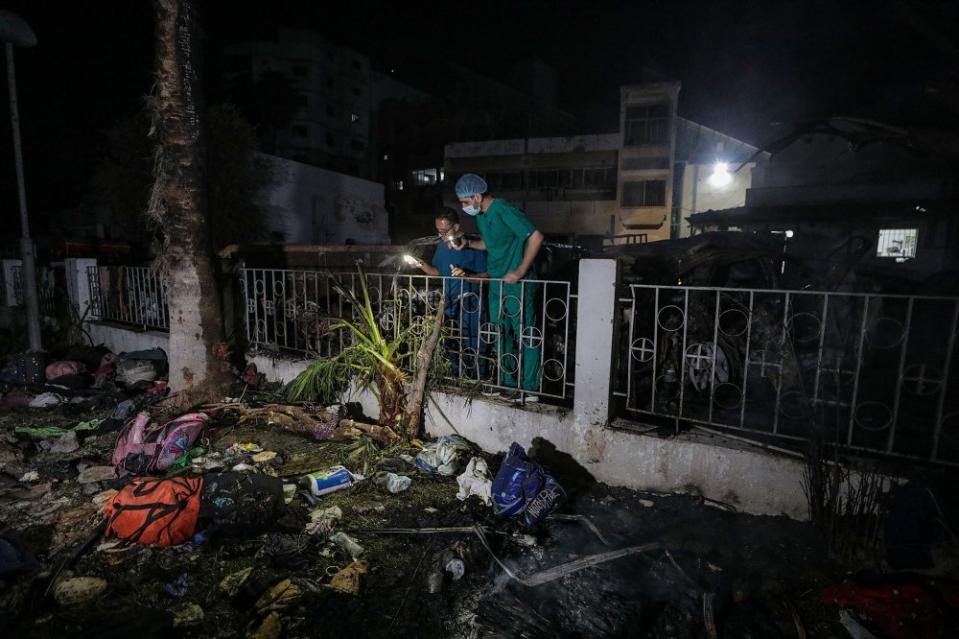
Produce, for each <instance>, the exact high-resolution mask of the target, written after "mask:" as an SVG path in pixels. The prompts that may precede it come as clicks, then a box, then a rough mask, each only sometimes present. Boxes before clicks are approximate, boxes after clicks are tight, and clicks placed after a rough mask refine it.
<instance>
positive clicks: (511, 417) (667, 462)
mask: <svg viewBox="0 0 959 639" xmlns="http://www.w3.org/2000/svg"><path fill="white" fill-rule="evenodd" d="M250 360H251V361H253V362H255V363H256V365H257V368H258V370H259V371H260V372H262V373H266V375H267V377H268V378H269V379H271V380H273V381H286V382H289V381H290V380H292V379H293V378H294V377H296V375H297V374H299V372H300V371H302V370H303V369H305V368H306V367H307V366H308V365H309V362H308V361H305V360H283V359H273V358H271V357H270V356H268V355H263V354H251V356H250ZM584 394H585V393H584ZM433 398H434V399H435V400H436V402H437V403H438V404H439V406H440V410H441V411H442V413H441V412H440V410H437V409H436V407H435V406H434V405H433V404H432V403H429V404H428V406H427V407H426V414H425V420H424V426H425V430H426V432H427V433H428V434H430V435H432V436H437V437H438V436H441V435H450V434H453V433H454V432H456V433H459V434H460V435H462V436H463V437H466V438H467V439H469V440H470V441H472V442H473V443H475V444H476V445H477V446H479V447H481V448H482V449H483V450H486V451H489V452H492V453H496V452H506V451H507V450H508V449H509V446H510V444H511V443H512V442H514V441H515V442H518V443H519V444H521V445H522V446H525V447H527V448H528V447H529V446H530V445H531V444H532V442H533V439H535V438H537V437H542V438H543V439H546V440H548V441H549V442H551V443H552V444H553V445H555V446H556V448H557V449H558V450H560V451H563V452H566V453H569V454H571V455H572V456H573V457H574V458H576V459H577V461H579V462H580V463H581V464H583V466H584V467H585V468H586V470H588V471H589V472H590V473H592V475H593V477H595V478H596V479H597V480H598V481H601V482H604V483H606V484H609V485H611V486H625V487H627V488H633V489H637V490H650V491H654V492H684V493H694V494H699V495H702V496H703V497H706V498H707V499H713V500H717V501H722V502H725V503H728V504H730V505H733V506H735V507H737V508H738V509H740V510H742V511H744V512H748V513H752V514H755V515H786V516H788V517H792V518H793V519H800V520H805V519H807V518H808V511H807V507H806V498H805V495H804V494H803V491H802V483H801V482H802V472H803V464H802V462H801V461H799V460H796V459H791V458H787V457H779V456H773V455H771V454H769V453H767V452H765V451H763V450H760V449H759V448H758V447H757V448H754V449H749V448H743V446H742V445H741V444H736V443H734V442H723V441H720V440H718V439H717V440H716V441H713V442H707V441H703V440H702V439H701V438H696V437H692V436H688V435H683V436H678V437H673V438H670V439H662V438H659V437H653V436H648V435H643V434H639V433H635V432H630V431H628V430H622V429H616V428H610V427H608V426H600V425H594V426H592V427H590V428H589V429H588V431H585V432H588V433H589V437H588V439H587V438H586V437H582V436H581V435H582V434H583V433H584V431H583V430H581V429H580V428H579V426H578V425H577V423H576V418H575V414H574V413H573V412H571V411H569V410H568V409H562V408H556V407H553V406H543V405H541V406H536V405H528V406H526V407H524V408H517V407H514V406H511V405H508V404H505V403H503V402H497V401H490V400H485V399H474V400H472V401H471V402H469V403H467V400H466V398H465V397H463V396H462V395H456V394H452V393H433ZM343 399H344V401H355V402H359V403H360V405H361V406H362V408H363V412H364V414H366V415H367V416H369V417H372V418H375V417H376V416H377V412H378V407H377V404H376V398H375V397H374V396H373V394H372V393H368V392H367V393H362V392H356V391H353V392H352V393H351V394H349V395H348V396H346V397H344V398H343ZM443 415H445V417H444V416H443ZM447 420H449V421H447ZM454 428H455V430H454Z"/></svg>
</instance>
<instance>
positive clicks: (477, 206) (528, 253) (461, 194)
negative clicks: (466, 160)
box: [455, 173, 543, 401]
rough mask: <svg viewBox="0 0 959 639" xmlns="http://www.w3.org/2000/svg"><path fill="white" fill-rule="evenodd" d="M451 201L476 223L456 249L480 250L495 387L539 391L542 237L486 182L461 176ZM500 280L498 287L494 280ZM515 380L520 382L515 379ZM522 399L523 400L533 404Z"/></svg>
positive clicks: (517, 392) (527, 397) (497, 281)
mask: <svg viewBox="0 0 959 639" xmlns="http://www.w3.org/2000/svg"><path fill="white" fill-rule="evenodd" d="M455 191H456V197H457V198H458V199H459V202H460V205H461V206H462V207H463V212H464V213H466V214H467V215H471V216H473V217H475V218H476V225H477V226H478V227H479V233H480V238H481V239H479V240H469V241H468V242H467V243H465V244H464V245H463V247H462V248H471V249H477V250H485V251H486V270H487V272H488V273H489V277H490V279H491V280H492V281H490V284H489V306H488V308H489V318H490V321H491V322H493V323H494V325H495V326H497V328H498V332H499V349H498V351H499V352H498V360H499V361H498V364H499V366H498V368H499V379H498V382H497V383H498V385H500V386H507V387H510V388H515V389H517V391H516V392H514V393H510V395H513V396H515V397H514V398H519V396H520V393H519V390H522V391H525V392H526V393H528V392H534V393H535V392H539V391H540V390H541V388H540V382H541V371H540V368H541V366H540V363H541V362H540V360H541V359H542V345H543V333H542V329H541V328H539V326H538V323H537V321H536V306H537V304H536V300H537V297H538V293H539V288H540V285H539V283H537V282H533V281H531V280H534V279H536V273H535V270H534V268H533V262H534V261H535V260H536V255H537V254H538V253H539V249H540V247H541V246H542V244H543V234H542V233H540V232H539V231H538V230H536V227H535V226H533V223H532V222H530V221H529V218H527V217H526V215H525V214H524V213H523V212H522V211H520V210H519V209H518V208H516V207H515V206H513V205H512V204H510V203H509V202H507V201H506V200H502V199H499V198H494V197H493V196H492V195H490V194H489V189H488V188H487V185H486V180H484V179H483V178H481V177H480V176H478V175H475V174H473V173H467V174H466V175H464V176H463V177H461V178H460V179H459V180H457V182H456V186H455ZM500 280H502V282H501V281H500ZM517 377H519V378H520V379H519V380H517ZM536 399H537V398H536V396H535V395H528V394H527V395H526V401H536Z"/></svg>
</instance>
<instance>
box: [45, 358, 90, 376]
mask: <svg viewBox="0 0 959 639" xmlns="http://www.w3.org/2000/svg"><path fill="white" fill-rule="evenodd" d="M44 372H45V374H46V376H47V379H56V378H58V377H63V376H64V375H76V374H77V373H86V372H87V367H86V365H85V364H83V363H82V362H71V361H68V360H61V361H58V362H53V363H52V364H50V365H49V366H47V370H46V371H44Z"/></svg>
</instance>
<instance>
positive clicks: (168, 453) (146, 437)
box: [113, 413, 209, 475]
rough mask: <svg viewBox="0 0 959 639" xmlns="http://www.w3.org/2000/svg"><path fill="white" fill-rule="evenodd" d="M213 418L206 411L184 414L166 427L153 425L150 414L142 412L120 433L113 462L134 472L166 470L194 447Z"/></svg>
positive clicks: (120, 469) (144, 472)
mask: <svg viewBox="0 0 959 639" xmlns="http://www.w3.org/2000/svg"><path fill="white" fill-rule="evenodd" d="M208 419H209V417H207V415H206V413H187V414H185V415H180V416H179V417H177V418H176V419H174V420H173V421H170V422H167V423H166V424H165V425H163V426H162V427H155V426H154V427H151V426H150V415H149V414H147V413H140V414H139V415H137V416H136V419H134V420H133V421H132V422H130V423H129V424H127V425H126V426H125V427H124V428H123V430H121V431H120V434H119V436H117V443H116V446H115V447H114V449H113V466H114V468H116V470H117V474H119V473H120V471H122V470H126V471H128V472H131V473H133V474H134V475H144V474H148V473H155V472H158V471H161V472H162V471H165V470H167V469H168V468H170V466H172V465H173V462H175V461H176V459H177V458H178V457H179V456H180V455H182V454H183V453H185V452H187V451H188V450H190V449H191V448H193V443H194V442H195V441H196V440H197V438H198V437H199V436H200V433H201V432H202V431H203V427H204V426H206V422H207V420H208Z"/></svg>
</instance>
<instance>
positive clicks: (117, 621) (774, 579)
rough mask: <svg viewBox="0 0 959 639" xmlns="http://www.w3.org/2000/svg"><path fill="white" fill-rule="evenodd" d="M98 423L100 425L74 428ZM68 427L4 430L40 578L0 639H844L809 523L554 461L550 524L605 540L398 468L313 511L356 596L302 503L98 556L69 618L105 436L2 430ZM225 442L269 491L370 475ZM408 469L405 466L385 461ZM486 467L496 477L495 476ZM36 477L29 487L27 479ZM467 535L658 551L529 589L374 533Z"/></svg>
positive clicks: (514, 543) (552, 547) (0, 512)
mask: <svg viewBox="0 0 959 639" xmlns="http://www.w3.org/2000/svg"><path fill="white" fill-rule="evenodd" d="M91 416H92V417H102V416H104V415H84V416H83V418H84V419H86V418H88V417H91ZM77 421H78V420H77V418H76V417H69V418H68V417H63V416H61V415H60V414H59V413H57V412H56V411H55V410H37V409H15V410H12V411H6V412H4V413H2V414H0V463H2V464H3V467H2V471H3V472H2V473H0V523H2V525H0V528H2V532H3V533H4V534H5V535H10V536H12V537H13V538H15V539H17V540H19V541H20V542H21V543H22V544H23V545H24V546H25V547H26V548H27V549H29V551H30V552H31V553H32V554H33V555H34V556H35V557H36V559H37V562H38V564H39V566H38V567H37V569H36V570H34V571H33V572H32V573H30V574H26V575H19V576H12V577H7V578H6V579H5V581H4V582H3V588H2V591H0V614H2V619H0V622H2V624H3V626H4V627H5V628H8V629H12V634H7V632H9V631H7V632H5V633H4V634H5V635H6V636H15V637H58V638H61V637H64V636H70V637H129V636H131V633H136V636H137V637H138V638H139V639H146V638H147V637H169V636H183V637H237V636H247V635H249V636H255V637H260V638H268V637H289V638H292V637H337V638H342V637H423V638H432V637H437V638H439V637H457V638H460V637H461V638H468V637H477V638H479V637H553V638H555V637H655V638H666V637H675V638H694V637H709V636H710V634H709V631H708V629H707V620H708V619H712V620H713V623H714V624H715V626H716V635H715V636H719V637H737V638H741V637H802V636H805V637H823V638H825V637H841V636H845V631H844V630H843V629H842V627H841V626H839V625H838V622H837V620H838V615H837V611H836V610H834V609H830V608H825V607H824V606H823V605H822V604H821V603H820V600H821V597H820V592H821V589H822V587H823V586H825V585H827V584H829V583H833V582H835V581H836V580H838V579H841V577H842V574H843V570H842V567H840V566H837V565H834V564H832V563H830V562H829V561H828V559H827V558H826V553H825V551H824V550H823V548H822V547H821V545H820V543H819V540H818V538H817V536H816V535H815V533H814V531H813V530H812V528H811V527H810V526H809V525H806V524H802V523H798V522H795V521H792V520H789V519H787V518H785V517H754V516H749V515H745V514H741V513H737V512H734V511H733V510H731V509H730V508H729V507H727V506H724V505H721V504H711V503H708V502H705V501H704V500H702V499H699V498H697V497H695V496H691V495H654V494H644V493H640V492H635V491H629V490H624V489H617V488H610V487H607V486H604V485H601V484H595V483H593V482H591V480H590V478H589V477H588V476H586V475H584V474H583V473H582V472H579V471H577V470H576V469H575V468H563V464H562V458H561V457H562V456H561V455H560V456H558V457H557V456H555V455H554V457H553V460H554V465H555V466H556V468H554V470H555V472H556V473H557V474H558V476H559V478H560V481H561V483H563V482H566V484H567V485H566V488H567V490H568V491H569V492H570V493H571V500H570V502H569V503H568V504H567V505H566V506H564V507H563V508H562V509H561V511H560V512H562V513H564V514H574V513H575V514H581V515H585V516H587V517H588V518H589V520H590V521H592V522H593V524H594V525H595V527H596V528H597V530H598V531H599V533H600V534H599V535H597V534H596V533H595V532H594V531H591V530H590V528H589V527H588V526H587V525H585V524H584V523H583V522H581V521H565V520H550V521H547V522H546V523H545V524H544V525H541V527H540V528H538V529H536V530H535V531H532V534H528V532H527V531H521V530H519V529H518V526H517V525H515V524H513V523H511V522H504V521H501V520H497V518H495V517H494V516H493V515H492V513H491V511H490V509H489V508H488V507H486V506H484V505H483V504H482V503H481V502H480V501H479V500H478V499H477V498H475V497H473V498H470V500H468V501H465V502H463V501H459V500H458V499H457V498H456V491H457V486H456V481H455V478H452V477H449V478H447V477H438V476H435V475H427V474H423V473H419V472H417V471H416V470H415V468H414V467H413V466H412V465H410V466H409V467H408V468H407V469H406V471H405V473H404V474H406V475H408V476H410V477H411V478H412V480H413V481H412V485H411V487H410V488H409V489H408V490H406V491H405V492H401V493H399V494H395V495H394V494H390V493H388V492H386V491H384V490H382V489H380V488H377V487H376V486H374V485H373V484H372V483H371V482H369V481H366V482H361V483H359V484H358V485H356V486H354V487H353V488H351V489H349V490H345V491H340V492H336V493H333V494H330V495H327V496H324V497H321V498H319V500H318V503H317V505H316V506H315V507H316V508H327V507H330V506H339V507H340V508H341V509H342V512H343V518H342V519H341V520H340V521H339V522H338V523H337V525H336V528H335V529H336V530H341V531H346V532H347V533H348V534H349V535H351V536H352V537H353V538H354V539H355V540H356V541H357V542H358V543H359V544H360V545H362V547H363V548H364V552H363V554H362V555H361V557H360V558H361V559H363V560H365V561H366V562H367V564H368V572H367V573H366V574H364V575H362V577H361V588H360V591H359V594H357V595H354V594H349V593H345V592H342V591H338V590H335V589H333V588H330V587H329V586H328V583H329V581H330V576H331V575H332V574H333V573H335V572H336V571H337V570H339V569H340V568H343V567H345V566H347V565H348V564H349V563H350V557H348V556H347V555H346V554H345V553H344V551H343V550H341V549H340V548H339V547H337V546H335V545H333V544H331V543H330V542H328V541H327V540H326V539H325V538H324V537H323V536H322V535H319V534H312V535H311V534H307V533H306V532H304V524H305V522H306V520H307V519H308V511H309V510H310V509H311V508H313V506H310V505H309V504H308V503H307V502H306V501H305V500H304V499H302V498H301V497H297V498H296V499H295V500H294V501H293V503H291V504H290V505H289V506H288V508H287V512H285V513H284V515H283V516H282V517H281V518H280V519H279V520H277V521H276V522H275V524H274V525H272V526H271V528H270V530H269V531H267V532H265V533H263V534H260V535H257V536H251V537H246V538H231V537H225V536H215V537H213V538H211V539H209V540H207V541H205V543H202V544H199V545H197V544H194V543H187V544H184V545H182V546H178V547H173V548H154V547H143V546H135V545H134V546H130V547H128V548H125V549H122V548H121V549H119V550H118V549H107V548H102V547H101V546H100V545H99V542H98V541H94V542H93V543H92V544H91V547H90V549H89V550H87V551H86V552H85V553H83V554H82V556H80V557H79V559H78V560H77V561H76V562H75V564H74V565H72V566H71V567H68V568H66V569H65V570H64V572H63V573H61V575H60V578H61V579H63V578H65V577H69V576H75V577H80V576H83V577H100V578H102V579H104V580H106V582H107V584H108V587H107V589H106V591H105V592H103V593H102V594H100V595H99V596H98V597H96V598H95V599H93V600H92V601H89V602H87V603H84V604H83V605H80V606H62V605H60V604H58V603H57V602H56V601H54V598H53V597H51V596H44V591H45V590H46V587H47V585H48V583H49V581H50V577H51V574H53V572H54V571H55V570H56V569H57V568H59V567H60V566H61V565H62V564H63V563H64V561H65V560H66V559H67V558H69V557H71V556H72V555H73V554H74V553H75V551H76V549H77V548H78V547H79V546H80V544H82V543H83V541H84V540H86V539H87V538H88V537H89V536H90V535H91V532H92V531H94V529H95V527H96V525H97V523H98V521H99V516H98V512H97V507H96V506H95V505H94V504H93V503H92V499H93V498H94V496H95V495H96V494H97V493H100V491H101V490H103V489H105V488H107V487H109V486H110V485H111V484H112V483H115V482H111V481H103V482H93V483H87V484H80V483H78V481H77V472H78V469H79V468H84V467H86V466H88V465H91V464H100V465H102V464H109V458H110V454H111V453H112V449H113V444H114V439H115V434H105V435H100V436H91V437H88V438H86V439H85V441H84V442H83V445H82V446H81V447H80V448H79V449H78V450H76V451H73V452H71V453H68V454H56V453H52V452H45V451H42V450H40V448H39V447H38V445H37V442H36V441H34V440H32V439H31V438H29V437H25V436H23V435H16V434H14V432H13V429H14V428H15V427H16V426H18V425H23V424H42V425H62V426H70V425H72V424H75V423H76V422H77ZM235 442H241V443H243V442H253V443H256V444H258V445H259V446H260V447H262V448H263V449H265V450H268V451H276V452H277V453H278V454H279V456H280V457H281V458H282V459H283V463H282V465H280V466H278V467H277V472H278V474H279V475H280V476H290V477H294V476H297V475H300V474H302V473H305V472H308V471H313V470H318V469H324V468H327V467H329V466H331V465H333V464H338V463H345V464H346V465H347V466H348V467H350V468H351V469H352V470H354V471H357V472H363V471H364V468H362V466H363V465H364V463H365V464H366V465H367V466H368V467H367V468H366V469H365V470H367V471H370V470H371V468H369V466H370V465H371V464H372V463H374V462H375V461H376V459H375V458H372V457H371V458H363V457H357V456H355V455H354V456H353V457H350V452H351V451H354V450H355V448H350V447H349V446H348V445H347V444H341V443H329V442H327V443H320V442H315V441H312V440H311V439H308V438H306V437H304V436H301V435H297V434H292V433H287V432H284V431H279V430H275V429H270V428H263V427H259V426H255V425H244V426H242V427H235V426H233V425H231V424H229V423H216V424H214V427H212V428H210V429H208V431H207V437H206V440H205V441H204V442H203V443H204V445H205V446H207V447H208V448H209V449H211V450H218V451H222V450H224V449H226V448H227V447H228V446H229V445H230V444H232V443H235ZM545 450H547V451H548V447H546V448H545ZM402 453H409V454H412V455H415V454H416V450H415V449H410V450H402V449H391V450H388V451H380V453H379V454H380V456H384V455H385V456H388V457H391V458H395V457H396V456H397V455H399V454H402ZM488 459H489V465H490V468H491V471H493V472H495V470H496V468H498V466H499V459H496V458H492V457H490V458H488ZM544 459H545V460H547V461H548V459H549V458H548V456H547V457H544ZM393 463H394V464H395V463H401V462H395V461H394V462H393ZM33 470H36V471H37V474H38V477H37V479H36V480H35V481H31V482H21V481H19V479H20V477H21V476H22V474H23V473H26V472H29V471H33ZM474 524H482V525H485V526H487V530H488V535H487V537H488V539H489V544H490V549H491V550H492V551H493V552H495V553H496V554H497V556H499V557H500V559H501V560H502V561H503V562H504V564H505V565H506V566H507V567H508V568H509V569H510V571H511V572H512V573H513V574H516V575H517V576H521V575H526V576H529V575H533V574H535V573H537V572H538V571H541V570H544V569H548V568H551V567H554V566H557V565H559V564H563V563H565V562H568V561H570V560H572V559H576V558H579V557H583V556H584V555H590V554H594V553H605V552H609V551H611V550H615V549H619V548H624V547H628V546H635V545H639V544H647V543H652V542H655V543H658V544H660V547H658V548H655V549H652V550H648V551H647V552H643V553H640V554H634V555H631V556H627V557H624V558H620V559H617V560H614V561H609V562H607V563H603V564H601V565H598V566H595V567H591V568H587V569H584V570H581V571H578V572H575V573H572V574H569V575H566V576H564V577H562V578H560V579H557V580H555V581H552V582H549V583H545V584H543V585H539V586H532V587H530V586H524V585H522V584H520V583H518V582H517V581H515V580H513V579H511V578H510V577H509V576H508V575H507V573H506V572H505V571H504V569H503V568H502V567H500V566H499V565H497V564H496V563H494V562H493V560H492V559H491V556H490V553H489V551H488V550H487V549H486V548H484V546H483V545H482V543H481V542H480V540H479V538H478V537H477V536H476V535H475V534H474V533H472V532H469V531H467V532H457V533H440V534H377V533H375V532H371V531H373V530H376V529H383V528H422V527H434V528H435V527H471V526H473V525H474ZM601 537H602V539H601ZM108 550H109V551H108ZM444 553H446V554H445V557H446V558H448V557H450V556H451V554H450V553H452V554H455V555H456V556H459V557H462V558H463V560H464V564H465V567H466V572H465V575H464V576H463V578H462V579H459V580H457V581H453V580H452V579H451V577H450V576H449V574H447V573H444V572H443V571H442V567H441V565H440V564H441V557H443V556H444ZM247 568H249V569H252V570H251V572H250V576H249V578H248V579H247V580H246V582H245V583H244V584H243V585H242V587H240V588H239V590H238V591H237V592H235V593H232V594H227V593H225V592H224V591H223V590H222V589H221V587H220V584H221V581H222V580H223V579H224V578H225V577H227V576H228V575H231V574H234V573H237V572H238V571H241V570H244V569H247ZM183 575H186V577H183ZM286 579H290V580H292V583H293V584H294V585H295V586H296V588H297V590H298V591H299V594H298V595H297V596H296V597H292V598H291V599H292V600H291V601H290V602H288V603H287V604H286V605H283V606H280V607H279V608H278V609H277V610H276V612H277V615H274V616H273V617H272V618H270V619H269V621H268V622H267V623H266V624H265V625H264V619H266V618H267V613H266V612H264V611H260V610H258V609H257V606H256V604H257V602H258V600H260V598H261V597H262V596H263V594H264V593H265V592H267V591H268V590H270V589H271V588H272V587H274V586H275V585H276V584H278V583H280V582H282V581H283V580H286ZM178 580H179V582H178ZM177 583H179V584H180V586H183V587H182V588H180V589H179V590H177V589H175V588H174V590H177V592H176V595H175V596H174V595H171V594H169V593H168V592H167V591H166V589H165V586H167V585H168V584H177ZM431 585H432V587H431ZM430 590H433V591H436V592H430ZM180 591H184V592H182V594H180ZM704 606H705V607H706V610H707V614H704ZM709 611H711V612H709ZM175 620H176V621H175ZM277 621H278V622H279V623H278V624H274V622H277ZM174 624H176V625H174ZM801 633H804V634H801Z"/></svg>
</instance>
